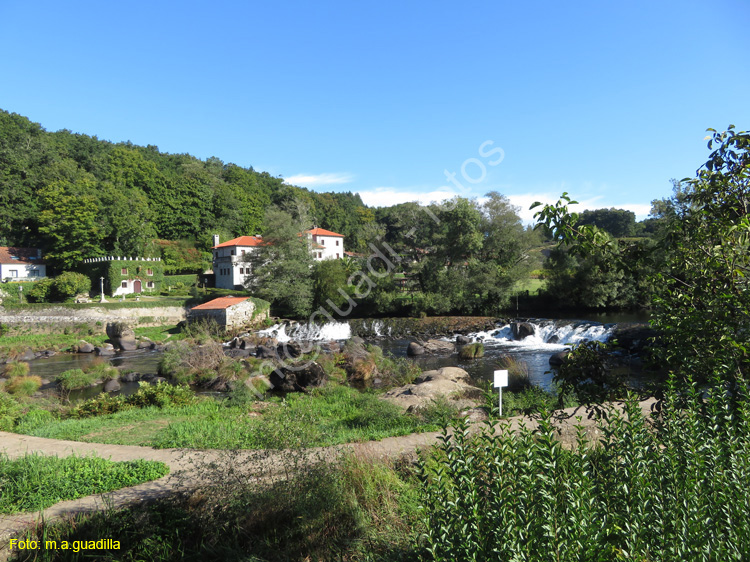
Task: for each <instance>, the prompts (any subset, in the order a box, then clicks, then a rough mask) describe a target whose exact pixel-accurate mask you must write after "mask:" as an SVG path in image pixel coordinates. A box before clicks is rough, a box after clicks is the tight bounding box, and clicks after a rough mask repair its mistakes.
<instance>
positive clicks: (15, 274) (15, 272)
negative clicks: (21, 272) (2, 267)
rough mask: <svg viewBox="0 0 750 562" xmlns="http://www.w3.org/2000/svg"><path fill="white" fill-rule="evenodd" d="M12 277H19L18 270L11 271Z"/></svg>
mask: <svg viewBox="0 0 750 562" xmlns="http://www.w3.org/2000/svg"><path fill="white" fill-rule="evenodd" d="M8 273H9V274H10V276H11V277H18V270H17V269H11V270H10V271H9V272H8Z"/></svg>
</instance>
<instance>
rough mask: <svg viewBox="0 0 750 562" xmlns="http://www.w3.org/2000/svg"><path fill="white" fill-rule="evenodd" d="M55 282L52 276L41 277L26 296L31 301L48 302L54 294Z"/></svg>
mask: <svg viewBox="0 0 750 562" xmlns="http://www.w3.org/2000/svg"><path fill="white" fill-rule="evenodd" d="M53 284H54V280H53V279H52V278H51V277H45V278H43V279H40V280H39V281H37V282H36V283H34V286H33V287H31V289H30V290H29V292H28V293H27V294H26V298H27V299H28V300H29V302H48V301H49V299H50V296H51V295H52V286H53Z"/></svg>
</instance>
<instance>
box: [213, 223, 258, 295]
mask: <svg viewBox="0 0 750 562" xmlns="http://www.w3.org/2000/svg"><path fill="white" fill-rule="evenodd" d="M261 244H263V240H262V239H261V237H260V236H240V237H239V238H235V239H233V240H227V241H226V242H223V243H221V244H219V236H218V234H214V247H213V248H212V250H213V254H214V255H213V260H212V263H213V270H214V276H215V278H216V287H217V288H218V289H241V288H242V287H243V285H244V283H245V277H246V276H247V275H248V274H249V273H250V263H249V262H246V261H245V255H246V254H248V253H250V252H252V251H254V250H255V248H257V247H258V246H260V245H261Z"/></svg>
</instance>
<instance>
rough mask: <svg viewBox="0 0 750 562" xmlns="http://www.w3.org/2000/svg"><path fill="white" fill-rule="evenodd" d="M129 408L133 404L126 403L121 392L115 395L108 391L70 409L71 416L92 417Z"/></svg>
mask: <svg viewBox="0 0 750 562" xmlns="http://www.w3.org/2000/svg"><path fill="white" fill-rule="evenodd" d="M128 408H132V406H130V405H129V404H126V403H125V397H124V396H122V395H121V394H120V395H117V396H115V395H113V394H109V393H107V392H102V393H101V394H99V395H98V396H96V397H94V398H91V399H90V400H86V401H85V402H81V403H80V404H78V405H77V406H76V407H75V408H73V409H72V410H71V411H70V417H72V418H91V417H94V416H103V415H106V414H114V413H115V412H119V411H120V410H126V409H128Z"/></svg>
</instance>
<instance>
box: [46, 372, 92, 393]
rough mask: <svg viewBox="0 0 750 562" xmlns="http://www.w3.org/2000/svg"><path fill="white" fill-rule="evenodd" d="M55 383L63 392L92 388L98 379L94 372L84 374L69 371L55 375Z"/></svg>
mask: <svg viewBox="0 0 750 562" xmlns="http://www.w3.org/2000/svg"><path fill="white" fill-rule="evenodd" d="M55 381H56V382H57V383H58V384H59V385H60V387H61V388H63V389H65V390H76V389H79V388H86V387H87V386H93V385H94V384H96V383H98V382H99V381H100V378H99V374H98V373H96V372H92V373H85V372H84V371H82V370H81V369H69V370H67V371H64V372H62V373H60V374H59V375H57V377H56V378H55Z"/></svg>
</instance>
